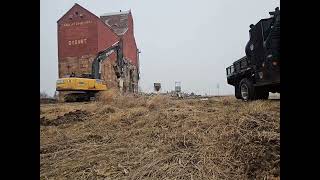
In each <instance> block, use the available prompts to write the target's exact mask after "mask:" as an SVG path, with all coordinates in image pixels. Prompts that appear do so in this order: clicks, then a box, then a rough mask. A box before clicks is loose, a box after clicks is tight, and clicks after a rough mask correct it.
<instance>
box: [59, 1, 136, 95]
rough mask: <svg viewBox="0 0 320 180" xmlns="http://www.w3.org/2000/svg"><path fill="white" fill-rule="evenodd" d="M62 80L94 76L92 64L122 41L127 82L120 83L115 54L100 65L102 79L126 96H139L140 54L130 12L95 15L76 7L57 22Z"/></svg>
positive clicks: (124, 80) (60, 75)
mask: <svg viewBox="0 0 320 180" xmlns="http://www.w3.org/2000/svg"><path fill="white" fill-rule="evenodd" d="M57 24H58V62H59V63H58V64H59V68H58V69H59V78H62V77H69V76H70V75H75V76H81V75H83V74H90V73H91V64H92V61H93V59H94V58H95V57H96V56H97V54H98V52H100V51H102V50H105V49H107V48H109V47H111V46H112V45H114V44H116V43H117V42H119V41H120V40H122V42H123V57H124V60H125V61H126V62H127V64H126V68H125V78H124V79H118V78H117V76H116V74H115V71H114V69H113V65H114V63H115V62H116V54H115V52H112V53H111V54H110V56H109V57H107V58H106V60H104V61H103V62H102V64H101V70H100V71H101V79H102V80H104V82H105V83H106V84H107V86H108V87H119V88H121V89H123V91H124V92H137V91H138V81H139V50H138V48H137V45H136V42H135V38H134V30H133V18H132V14H131V11H130V10H129V11H123V12H116V13H107V14H103V15H101V16H100V17H98V16H96V15H94V14H93V13H91V12H90V11H88V10H87V9H85V8H83V7H82V6H80V5H79V4H75V5H74V6H73V7H72V8H71V9H70V10H69V11H67V12H66V13H65V14H64V15H63V16H62V17H61V18H60V19H59V20H58V22H57Z"/></svg>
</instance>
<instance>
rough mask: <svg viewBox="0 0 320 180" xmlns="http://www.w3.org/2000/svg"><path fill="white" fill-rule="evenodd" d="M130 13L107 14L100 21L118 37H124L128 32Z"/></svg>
mask: <svg viewBox="0 0 320 180" xmlns="http://www.w3.org/2000/svg"><path fill="white" fill-rule="evenodd" d="M129 13H130V10H129V11H123V12H115V13H105V14H103V15H101V16H100V19H101V20H102V21H103V22H104V23H105V24H106V25H108V26H109V27H110V28H111V29H113V31H114V32H115V33H116V34H117V35H123V34H125V33H126V32H127V30H128V17H129Z"/></svg>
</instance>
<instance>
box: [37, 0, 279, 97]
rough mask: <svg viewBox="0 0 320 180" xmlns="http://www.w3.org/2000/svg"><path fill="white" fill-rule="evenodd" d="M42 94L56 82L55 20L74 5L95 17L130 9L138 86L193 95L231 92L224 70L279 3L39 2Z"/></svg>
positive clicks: (254, 0)
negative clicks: (137, 58) (137, 51)
mask: <svg viewBox="0 0 320 180" xmlns="http://www.w3.org/2000/svg"><path fill="white" fill-rule="evenodd" d="M40 3H41V5H40V8H41V9H40V46H41V49H40V68H41V69H40V91H45V92H47V93H49V94H50V95H52V94H53V93H54V91H55V82H56V80H57V78H58V49H57V47H58V45H57V20H58V19H59V18H60V17H61V16H62V15H64V14H65V13H66V12H67V11H68V10H69V9H70V8H71V7H72V6H73V5H74V4H75V3H78V4H79V5H81V6H83V7H84V8H86V9H88V10H89V11H91V12H92V13H94V14H95V15H97V16H100V15H101V14H103V13H108V12H118V11H119V10H122V11H126V10H129V9H131V12H132V15H133V21H134V35H135V39H136V43H137V46H138V48H139V49H140V50H141V54H140V72H141V80H140V82H139V83H140V86H141V88H142V90H143V91H149V92H150V91H153V83H154V82H160V83H161V85H162V91H170V90H173V89H174V85H175V81H181V87H182V90H183V91H186V92H189V93H190V92H195V93H197V94H205V93H206V94H211V95H215V94H217V93H218V92H217V84H219V85H220V89H219V93H220V94H233V93H234V88H233V86H230V85H228V84H227V81H226V74H225V68H226V67H227V66H229V65H231V64H232V62H233V61H235V60H237V59H239V58H241V57H243V56H244V55H245V51H244V48H245V45H246V43H247V41H248V40H249V33H248V30H249V25H250V24H255V23H257V22H258V21H259V20H260V19H261V18H267V17H269V14H268V12H269V11H273V10H274V8H275V7H277V6H278V7H280V0H241V1H238V0H197V1H195V0H157V1H156V0H152V1H151V0H134V1H133V0H131V1H130V0H90V1H88V0H82V1H73V0H41V1H40Z"/></svg>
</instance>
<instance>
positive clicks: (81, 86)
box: [56, 41, 124, 102]
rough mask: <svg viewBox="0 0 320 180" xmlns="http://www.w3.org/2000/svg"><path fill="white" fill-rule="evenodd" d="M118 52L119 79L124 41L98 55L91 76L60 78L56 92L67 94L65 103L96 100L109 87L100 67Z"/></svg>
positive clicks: (117, 73)
mask: <svg viewBox="0 0 320 180" xmlns="http://www.w3.org/2000/svg"><path fill="white" fill-rule="evenodd" d="M114 51H116V54H117V63H116V64H115V65H114V69H115V72H116V76H117V78H120V77H122V76H123V66H124V60H123V52H122V41H119V42H118V43H116V44H115V45H113V46H111V47H109V48H107V49H105V50H103V51H101V52H99V53H98V55H97V56H96V58H95V59H94V60H93V62H92V70H91V74H82V75H80V76H79V77H76V76H75V74H74V73H73V74H71V75H70V77H66V78H60V79H58V80H57V82H56V91H58V92H65V93H64V97H63V99H64V101H66V102H75V101H90V100H92V99H95V97H96V94H97V92H100V91H105V90H107V86H106V84H105V83H104V81H103V80H102V79H101V73H100V65H101V62H102V61H103V60H105V59H106V58H107V57H108V56H109V55H110V54H111V53H112V52H114Z"/></svg>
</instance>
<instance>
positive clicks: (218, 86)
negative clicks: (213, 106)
mask: <svg viewBox="0 0 320 180" xmlns="http://www.w3.org/2000/svg"><path fill="white" fill-rule="evenodd" d="M219 88H220V85H219V83H218V84H217V89H218V96H219Z"/></svg>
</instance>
